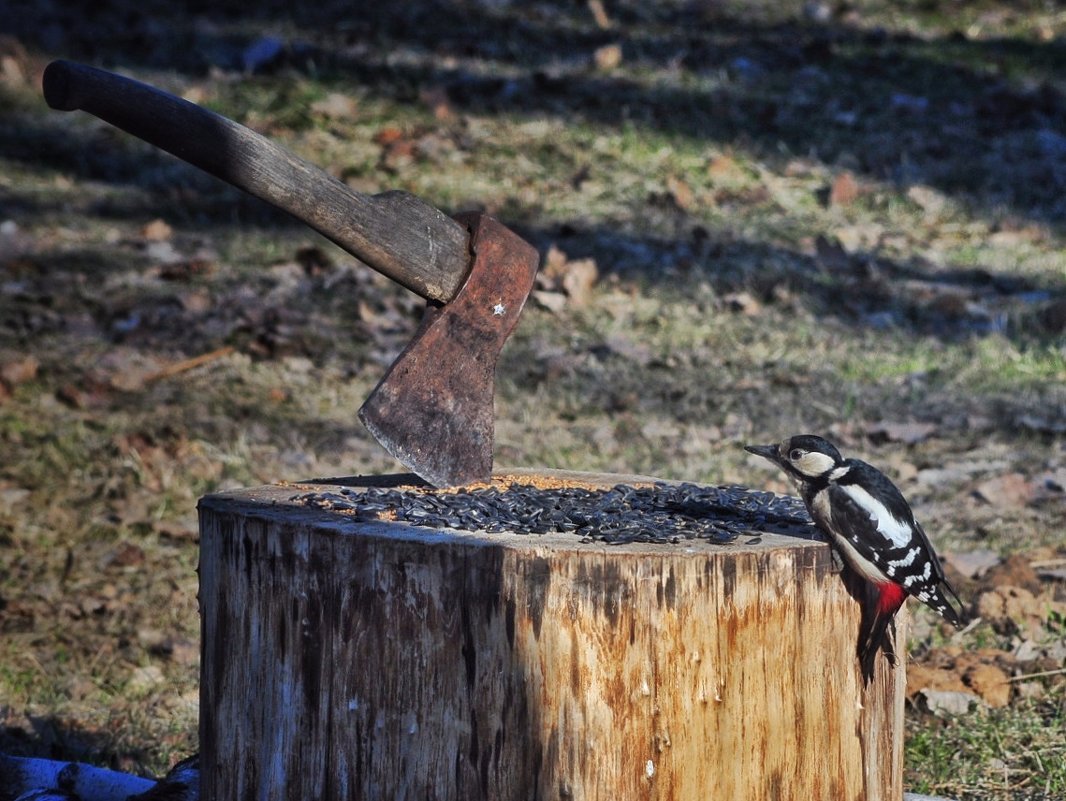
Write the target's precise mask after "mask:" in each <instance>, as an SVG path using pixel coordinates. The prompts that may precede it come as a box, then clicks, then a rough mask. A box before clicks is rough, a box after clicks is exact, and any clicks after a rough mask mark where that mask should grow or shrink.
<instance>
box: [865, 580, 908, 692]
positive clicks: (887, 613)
mask: <svg viewBox="0 0 1066 801" xmlns="http://www.w3.org/2000/svg"><path fill="white" fill-rule="evenodd" d="M866 596H867V602H866V603H865V604H863V615H862V617H863V620H862V624H861V632H864V633H865V636H861V637H860V645H859V664H860V665H861V667H862V675H863V679H864V680H865V681H866V682H869V681H870V679H872V678H873V675H874V662H875V660H876V659H877V651H878V649H879V648H881V647H882V646H883V647H884V652H885V657H886V658H887V659H888V661H889V664H891V665H895V664H896V649H895V645H894V641H895V626H893V621H894V620H895V618H896V612H897V611H899V608H900V607H901V606H903V602H904V601H906V600H907V593H906V592H905V591H904V590H903V588H902V587H901V586H900V585H898V584H895V583H888V584H873V583H867V585H866ZM890 627H891V628H892V635H893V636H891V637H888V636H885V635H886V634H888V633H889V628H890Z"/></svg>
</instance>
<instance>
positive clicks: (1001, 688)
mask: <svg viewBox="0 0 1066 801" xmlns="http://www.w3.org/2000/svg"><path fill="white" fill-rule="evenodd" d="M962 679H963V682H964V683H965V684H966V686H967V687H969V688H970V689H971V690H973V691H974V692H975V693H977V694H978V695H979V696H981V700H982V701H984V702H985V703H986V704H988V705H989V706H990V707H993V708H996V709H998V708H1000V707H1004V706H1006V705H1007V704H1008V703H1009V702H1010V694H1011V685H1010V677H1009V676H1008V675H1007V673H1006V671H1004V670H1003V669H1002V668H1000V667H998V666H996V665H991V664H987V663H983V664H977V665H973V666H972V667H970V668H967V669H966V671H965V673H963V677H962Z"/></svg>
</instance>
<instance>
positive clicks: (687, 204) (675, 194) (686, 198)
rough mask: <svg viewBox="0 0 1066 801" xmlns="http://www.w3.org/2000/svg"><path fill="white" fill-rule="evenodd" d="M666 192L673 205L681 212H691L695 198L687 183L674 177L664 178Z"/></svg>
mask: <svg viewBox="0 0 1066 801" xmlns="http://www.w3.org/2000/svg"><path fill="white" fill-rule="evenodd" d="M666 191H667V192H669V194H670V198H671V199H672V200H673V201H674V204H675V205H676V206H677V207H678V208H679V209H681V210H682V211H692V209H693V208H694V207H695V205H696V196H695V195H694V194H692V189H691V188H690V187H689V185H688V184H687V183H685V182H684V181H683V180H682V179H680V178H678V177H677V176H675V175H669V176H667V178H666Z"/></svg>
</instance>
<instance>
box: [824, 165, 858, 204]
mask: <svg viewBox="0 0 1066 801" xmlns="http://www.w3.org/2000/svg"><path fill="white" fill-rule="evenodd" d="M858 198H859V184H858V182H857V181H856V180H855V176H854V175H852V174H851V173H850V172H842V173H840V174H839V175H838V176H837V177H836V178H834V179H833V183H832V185H831V186H830V187H829V205H830V206H850V205H851V204H852V203H854V202H855V201H856V200H858Z"/></svg>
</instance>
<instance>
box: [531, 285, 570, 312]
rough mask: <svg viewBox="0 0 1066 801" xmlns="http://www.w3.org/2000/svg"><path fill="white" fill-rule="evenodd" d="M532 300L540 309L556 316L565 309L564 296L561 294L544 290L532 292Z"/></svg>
mask: <svg viewBox="0 0 1066 801" xmlns="http://www.w3.org/2000/svg"><path fill="white" fill-rule="evenodd" d="M532 296H533V300H534V301H536V303H537V305H538V306H540V307H541V308H542V309H546V310H547V311H550V312H551V313H552V314H558V313H559V312H561V311H562V310H563V309H565V308H566V295H565V294H563V293H562V292H550V291H548V290H545V289H535V290H533V295H532Z"/></svg>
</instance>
